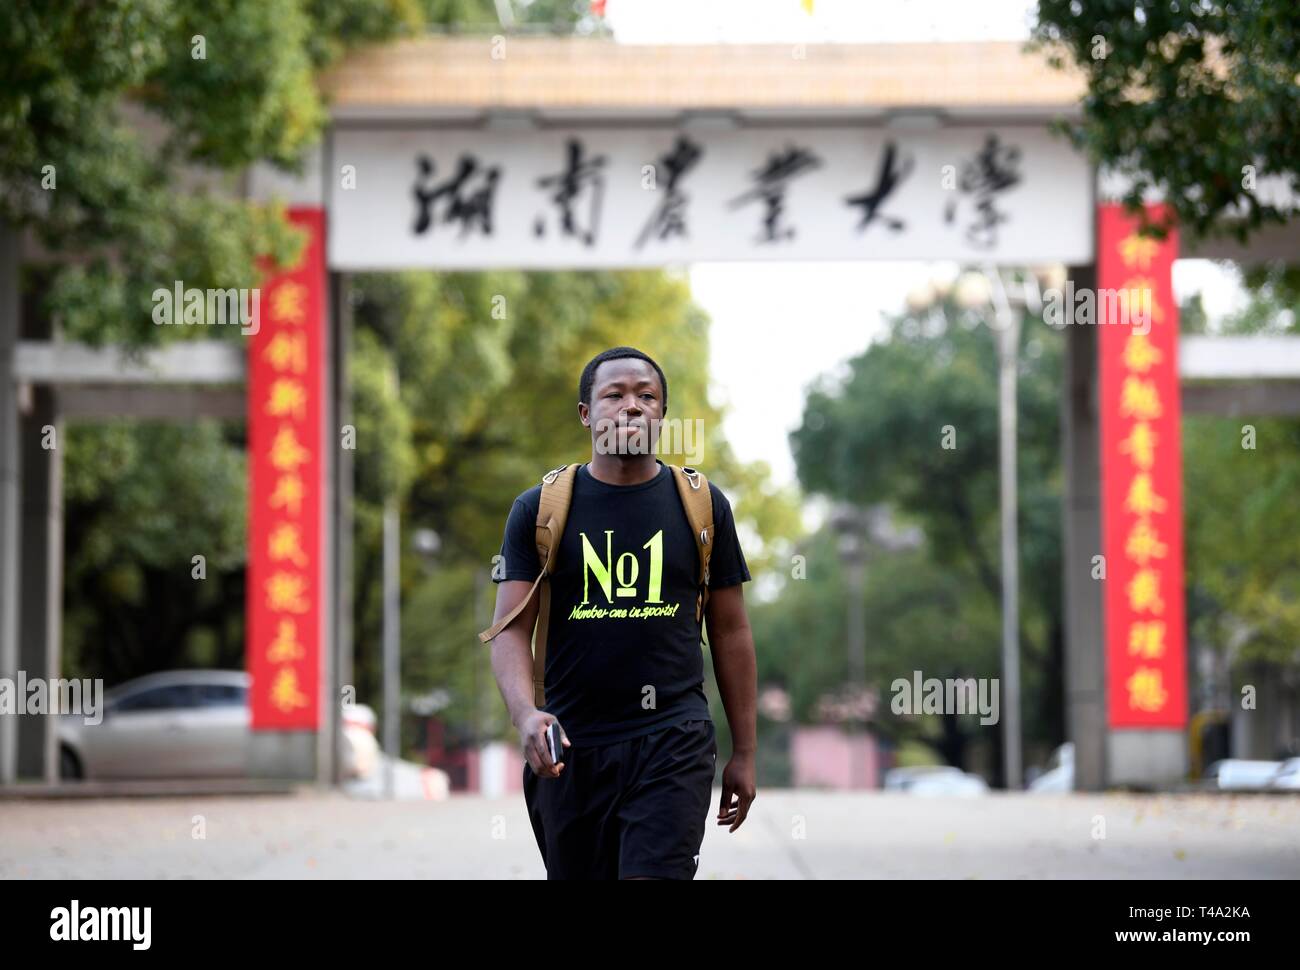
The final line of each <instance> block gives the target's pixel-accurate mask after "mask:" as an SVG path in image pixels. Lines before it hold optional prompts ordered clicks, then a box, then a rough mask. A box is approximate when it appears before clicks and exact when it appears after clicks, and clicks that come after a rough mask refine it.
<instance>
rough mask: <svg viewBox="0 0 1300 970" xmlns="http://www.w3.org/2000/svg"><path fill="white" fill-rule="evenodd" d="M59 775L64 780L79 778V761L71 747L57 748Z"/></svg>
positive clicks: (78, 779)
mask: <svg viewBox="0 0 1300 970" xmlns="http://www.w3.org/2000/svg"><path fill="white" fill-rule="evenodd" d="M59 777H60V778H61V779H62V780H64V781H80V780H81V762H80V761H78V760H77V756H76V755H75V754H73V752H72V749H71V748H60V749H59Z"/></svg>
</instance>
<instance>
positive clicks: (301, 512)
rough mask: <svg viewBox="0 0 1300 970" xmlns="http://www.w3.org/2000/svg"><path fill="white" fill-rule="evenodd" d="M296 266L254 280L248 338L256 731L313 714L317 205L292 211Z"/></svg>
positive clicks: (314, 717)
mask: <svg viewBox="0 0 1300 970" xmlns="http://www.w3.org/2000/svg"><path fill="white" fill-rule="evenodd" d="M289 215H290V220H291V221H292V222H293V223H294V225H296V226H297V227H298V228H300V229H303V230H306V231H307V233H308V243H307V246H306V247H305V249H304V251H303V255H302V259H301V261H300V262H299V264H298V265H297V266H296V267H295V268H293V269H292V270H290V271H287V272H282V273H279V274H277V275H275V276H273V277H271V278H270V279H268V280H266V281H265V282H263V284H262V300H261V321H260V324H261V325H260V327H259V328H258V330H257V332H256V333H255V334H254V335H253V336H252V337H251V338H250V341H249V346H248V355H249V357H248V467H249V488H248V503H249V508H248V537H249V544H248V593H247V596H248V604H247V622H248V632H247V638H246V642H247V663H248V670H249V673H250V674H251V676H252V681H253V686H252V697H251V701H250V706H251V709H252V726H253V729H254V730H315V729H316V727H317V724H318V719H319V711H320V698H319V694H320V630H321V611H322V602H321V582H320V575H321V566H322V561H321V555H322V552H321V469H322V465H321V461H322V458H323V455H322V447H323V441H322V432H321V410H320V409H321V400H322V393H323V389H322V383H321V382H322V379H323V366H322V356H323V353H322V352H323V340H324V283H325V266H324V228H325V226H324V222H325V220H324V213H323V212H322V211H321V210H320V209H294V210H291V211H290V214H289Z"/></svg>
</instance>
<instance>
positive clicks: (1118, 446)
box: [1097, 205, 1187, 728]
mask: <svg viewBox="0 0 1300 970" xmlns="http://www.w3.org/2000/svg"><path fill="white" fill-rule="evenodd" d="M1098 227H1099V230H1098V231H1099V245H1098V262H1097V280H1098V283H1097V285H1098V289H1099V290H1101V291H1103V292H1106V291H1114V292H1115V293H1116V294H1118V295H1119V298H1120V299H1119V300H1118V301H1110V306H1111V310H1112V314H1113V316H1114V317H1115V318H1118V317H1119V316H1120V315H1121V314H1120V313H1119V311H1120V310H1121V309H1122V308H1123V307H1122V306H1121V304H1126V305H1127V306H1128V307H1130V308H1133V307H1138V306H1142V305H1145V306H1147V307H1149V308H1150V312H1149V314H1148V315H1147V316H1148V320H1147V321H1146V325H1144V326H1134V325H1131V324H1130V325H1121V324H1119V323H1117V322H1116V320H1115V319H1103V320H1099V324H1100V325H1101V326H1100V328H1099V330H1098V341H1099V342H1098V354H1099V359H1098V366H1099V369H1100V395H1101V398H1100V402H1101V405H1100V406H1101V447H1102V453H1101V462H1102V526H1103V533H1104V553H1105V556H1106V580H1105V608H1106V623H1105V630H1106V691H1107V707H1108V717H1107V721H1108V723H1109V726H1110V727H1112V728H1142V727H1147V728H1155V727H1167V728H1181V727H1183V726H1185V725H1186V723H1187V684H1186V681H1187V673H1186V653H1187V651H1186V644H1185V642H1184V641H1185V634H1184V604H1183V519H1182V514H1183V513H1182V451H1181V445H1180V440H1179V427H1180V412H1181V407H1180V399H1179V385H1178V356H1177V355H1178V308H1177V305H1176V304H1175V303H1174V299H1173V292H1172V286H1171V277H1170V270H1171V267H1172V265H1173V261H1174V258H1175V256H1176V255H1177V252H1178V238H1177V234H1176V232H1171V233H1170V234H1169V236H1168V238H1166V239H1164V240H1156V239H1153V238H1149V237H1144V236H1140V235H1138V232H1137V219H1136V218H1135V217H1130V216H1128V215H1127V214H1125V212H1124V211H1123V208H1122V207H1121V206H1118V205H1104V206H1102V207H1101V209H1100V212H1099V215H1098ZM1148 301H1149V302H1148ZM1137 315H1138V314H1136V313H1134V314H1129V317H1130V319H1131V318H1132V317H1134V316H1137ZM1143 330H1146V331H1147V332H1146V333H1143V332H1142V331H1143Z"/></svg>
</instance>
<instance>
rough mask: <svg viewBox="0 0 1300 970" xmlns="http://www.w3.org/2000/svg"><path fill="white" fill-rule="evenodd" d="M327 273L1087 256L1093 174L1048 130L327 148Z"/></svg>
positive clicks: (395, 139)
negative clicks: (342, 180) (331, 165)
mask: <svg viewBox="0 0 1300 970" xmlns="http://www.w3.org/2000/svg"><path fill="white" fill-rule="evenodd" d="M332 137H333V155H334V157H335V159H336V160H337V161H338V162H339V163H340V164H347V165H349V166H353V167H354V168H355V185H352V184H351V183H349V186H348V187H343V186H342V185H339V186H333V187H332V188H331V192H332V196H331V200H330V206H331V217H332V219H333V223H332V231H331V233H330V265H331V266H332V267H334V268H336V269H354V270H360V269H394V268H402V267H441V268H448V269H452V268H490V267H494V266H500V267H509V268H517V269H527V268H540V267H575V268H576V267H583V266H592V267H597V266H637V265H647V266H648V265H663V264H664V263H682V262H692V261H699V260H708V259H855V258H860V259H879V258H886V259H908V258H920V259H943V258H953V259H963V258H965V259H979V260H994V261H1002V262H1015V261H1019V262H1024V263H1033V264H1035V265H1037V264H1041V263H1045V262H1052V261H1062V262H1085V261H1090V260H1091V256H1092V221H1091V212H1090V201H1089V200H1088V198H1087V197H1086V193H1080V192H1079V191H1078V186H1079V185H1086V184H1088V182H1089V180H1090V179H1091V173H1090V171H1089V170H1088V167H1087V164H1086V161H1085V160H1084V159H1083V158H1082V156H1080V155H1078V154H1077V153H1076V152H1074V150H1073V149H1072V148H1070V147H1069V146H1068V144H1066V143H1065V142H1064V141H1063V140H1061V139H1053V138H1052V137H1051V136H1050V134H1049V133H1048V132H1047V131H1046V130H1043V129H1041V128H1030V127H1022V128H1017V127H1003V128H960V129H944V130H936V131H931V132H900V131H889V130H883V129H861V128H852V127H841V128H817V129H803V128H796V129H790V130H788V131H783V130H775V131H772V130H763V129H740V130H733V131H717V130H712V131H697V130H691V129H685V130H674V129H661V130H655V129H587V130H573V131H551V130H545V131H527V132H522V133H520V132H514V133H512V132H500V131H495V132H494V131H481V130H462V129H444V130H438V131H434V132H421V131H373V130H369V129H367V130H365V131H357V130H351V129H348V128H343V129H341V130H337V131H335V132H334V134H333V136H332Z"/></svg>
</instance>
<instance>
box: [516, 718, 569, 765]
mask: <svg viewBox="0 0 1300 970" xmlns="http://www.w3.org/2000/svg"><path fill="white" fill-rule="evenodd" d="M554 720H555V715H553V714H547V713H546V712H545V711H541V710H538V709H537V708H533V710H532V711H531V712H530V713H529V714H528V715H527V716H526V717H524V719H523V721H521V722H520V724H519V740H520V741H521V742H523V748H524V757H525V758H526V759H527V760H528V766H529V767H530V768H532V769H533V774H535V775H536V776H537V777H538V778H558V777H560V772H561V771H563V770H564V764H563V763H561V764H558V765H557V764H555V763H554V762H553V761H551V751H550V748H549V747H548V746H547V744H546V732H547V730H549V728H550V726H551V722H553V721H554ZM560 743H561V745H562V746H563V747H566V748H568V747H572V745H571V744H570V743H569V737H568V735H566V734H565V733H564V728H563V727H561V728H560Z"/></svg>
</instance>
